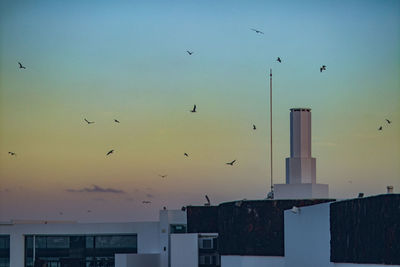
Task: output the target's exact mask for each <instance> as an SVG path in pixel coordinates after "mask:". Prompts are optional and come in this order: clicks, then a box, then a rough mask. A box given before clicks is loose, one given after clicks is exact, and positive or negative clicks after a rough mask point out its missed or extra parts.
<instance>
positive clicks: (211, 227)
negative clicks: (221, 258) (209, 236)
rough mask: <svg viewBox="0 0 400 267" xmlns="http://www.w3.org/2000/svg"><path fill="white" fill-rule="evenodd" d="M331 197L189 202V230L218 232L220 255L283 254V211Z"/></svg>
mask: <svg viewBox="0 0 400 267" xmlns="http://www.w3.org/2000/svg"><path fill="white" fill-rule="evenodd" d="M330 201H334V200H333V199H305V200H252V201H248V200H240V201H235V202H228V203H223V204H221V205H219V206H211V207H207V206H200V207H199V206H197V207H196V206H188V207H187V223H188V232H189V233H218V234H219V236H218V243H219V249H218V250H219V253H220V254H221V255H255V256H257V255H258V256H284V251H285V250H284V221H283V220H284V211H285V210H287V209H291V208H292V207H293V206H296V207H302V206H309V205H315V204H319V203H324V202H330Z"/></svg>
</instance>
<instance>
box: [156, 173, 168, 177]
mask: <svg viewBox="0 0 400 267" xmlns="http://www.w3.org/2000/svg"><path fill="white" fill-rule="evenodd" d="M158 176H160V177H161V178H165V177H167V176H168V175H167V174H164V175H161V174H159V175H158Z"/></svg>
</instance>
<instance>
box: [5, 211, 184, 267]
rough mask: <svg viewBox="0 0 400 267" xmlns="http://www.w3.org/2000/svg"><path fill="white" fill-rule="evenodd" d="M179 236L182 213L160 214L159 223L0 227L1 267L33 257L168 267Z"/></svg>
mask: <svg viewBox="0 0 400 267" xmlns="http://www.w3.org/2000/svg"><path fill="white" fill-rule="evenodd" d="M179 232H186V213H185V212H184V211H181V210H161V211H160V220H159V221H158V222H128V223H76V222H68V221H64V222H62V221H61V222H58V221H12V222H7V223H1V224H0V266H1V267H3V266H4V267H6V266H7V267H8V266H10V267H21V266H25V267H28V266H29V267H30V266H34V262H33V261H34V259H35V258H37V259H40V260H45V261H46V262H47V263H48V265H47V266H51V267H53V266H54V267H58V266H65V267H67V266H68V267H69V266H71V267H72V266H73V267H79V266H104V267H106V266H114V265H115V261H116V259H115V255H117V254H121V255H127V254H129V255H133V256H130V260H131V261H132V262H138V263H141V262H153V263H157V264H158V265H157V266H160V267H167V266H169V253H170V251H169V242H170V234H171V233H179ZM120 258H121V259H120V260H122V258H123V257H122V256H121V257H120Z"/></svg>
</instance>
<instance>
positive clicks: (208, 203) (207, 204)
mask: <svg viewBox="0 0 400 267" xmlns="http://www.w3.org/2000/svg"><path fill="white" fill-rule="evenodd" d="M205 197H206V200H207V203H206V204H204V205H205V206H210V205H211V201H210V199H209V198H208V196H207V195H205Z"/></svg>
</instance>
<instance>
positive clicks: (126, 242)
mask: <svg viewBox="0 0 400 267" xmlns="http://www.w3.org/2000/svg"><path fill="white" fill-rule="evenodd" d="M0 237H1V236H0ZM33 240H35V247H34V246H33V243H34V242H33ZM0 245H1V241H0ZM34 249H35V253H33V250H34ZM0 250H1V249H0ZM116 253H127V254H129V253H137V235H136V234H131V235H124V234H121V235H87V236H86V235H59V236H56V235H54V236H53V235H48V236H45V235H38V236H33V235H27V236H25V267H33V265H34V260H33V254H35V257H38V259H40V260H44V261H45V262H46V263H47V266H49V267H52V266H54V267H59V266H61V265H63V264H64V265H63V266H73V267H75V266H77V262H79V266H114V255H115V254H116ZM0 258H1V256H0ZM60 264H61V265H60ZM7 266H8V265H7ZM0 267H3V266H2V265H1V264H0Z"/></svg>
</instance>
